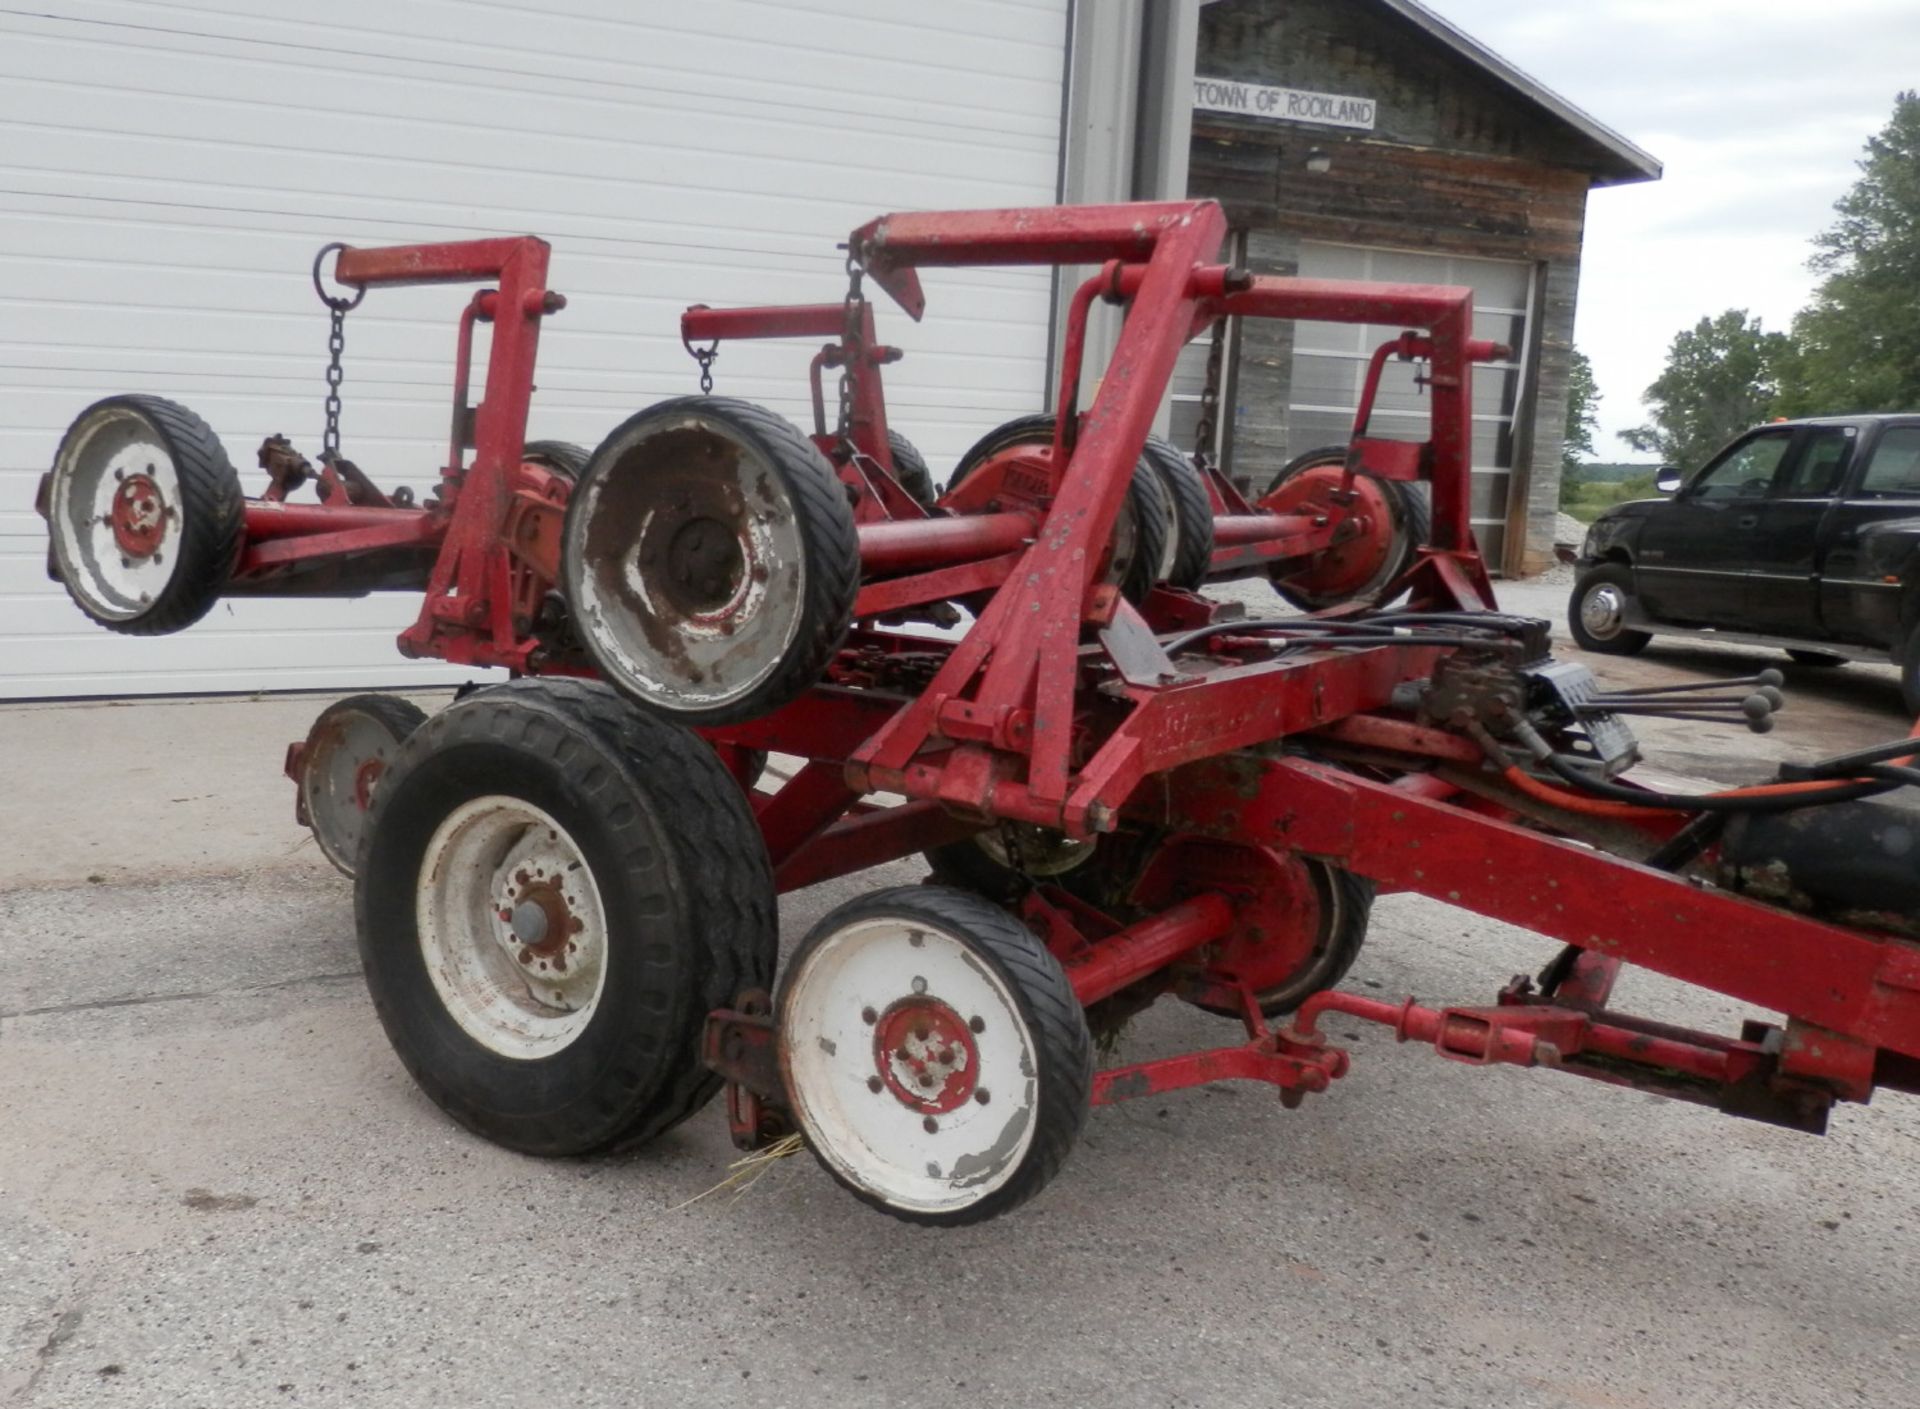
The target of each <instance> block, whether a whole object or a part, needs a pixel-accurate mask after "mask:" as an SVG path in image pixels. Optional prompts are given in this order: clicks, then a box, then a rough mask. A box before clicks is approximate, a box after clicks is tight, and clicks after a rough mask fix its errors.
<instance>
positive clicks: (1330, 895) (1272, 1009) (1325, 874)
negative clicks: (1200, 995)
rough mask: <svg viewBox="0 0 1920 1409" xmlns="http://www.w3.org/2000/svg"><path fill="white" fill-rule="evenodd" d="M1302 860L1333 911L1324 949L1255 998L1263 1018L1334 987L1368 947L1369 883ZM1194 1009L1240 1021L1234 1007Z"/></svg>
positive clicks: (1288, 1010) (1282, 1012)
mask: <svg viewBox="0 0 1920 1409" xmlns="http://www.w3.org/2000/svg"><path fill="white" fill-rule="evenodd" d="M1304 859H1305V860H1306V864H1307V867H1308V869H1309V870H1311V871H1312V872H1313V876H1314V880H1315V883H1316V884H1317V885H1318V886H1319V887H1320V902H1321V904H1322V905H1330V907H1331V909H1330V915H1329V918H1330V920H1331V922H1332V923H1331V928H1330V929H1329V932H1328V933H1327V935H1326V936H1325V939H1324V948H1322V949H1320V950H1318V951H1316V953H1315V955H1314V958H1313V961H1312V962H1311V963H1310V964H1309V965H1308V966H1307V967H1306V968H1305V969H1303V970H1302V971H1301V972H1300V973H1299V974H1298V975H1297V976H1296V977H1295V978H1294V979H1293V980H1292V981H1291V982H1289V983H1286V984H1282V985H1281V986H1279V987H1278V988H1269V989H1266V990H1264V991H1262V992H1260V993H1258V994H1256V995H1254V996H1255V997H1256V998H1258V999H1259V1000H1260V1012H1261V1015H1262V1016H1264V1017H1269V1018H1278V1017H1285V1016H1286V1015H1287V1014H1288V1013H1291V1012H1293V1011H1294V1010H1295V1009H1296V1008H1298V1007H1299V1006H1300V1005H1301V1004H1302V1003H1304V1002H1306V1001H1307V999H1309V998H1311V997H1312V996H1313V995H1314V994H1316V993H1319V992H1321V991H1322V990H1324V989H1328V988H1332V987H1334V986H1335V985H1336V984H1338V983H1339V982H1340V980H1341V979H1343V978H1345V977H1346V976H1347V971H1348V970H1349V969H1351V968H1352V967H1353V962H1354V960H1356V959H1358V958H1359V957H1360V949H1361V946H1362V945H1364V944H1365V943H1366V939H1367V925H1368V922H1369V921H1370V920H1371V919H1372V915H1373V901H1374V895H1375V890H1374V884H1373V882H1372V881H1370V880H1368V879H1367V878H1366V877H1365V876H1357V875H1355V874H1354V873H1353V872H1351V871H1347V870H1343V869H1341V868H1340V867H1338V866H1334V865H1331V864H1329V863H1327V862H1324V861H1316V860H1314V859H1313V858H1311V857H1307V858H1304ZM1198 1006H1199V1007H1202V1008H1205V1009H1206V1010H1207V1011H1208V1012H1210V1013H1218V1014H1219V1015H1220V1016H1221V1017H1225V1018H1239V1017H1240V1016H1241V1012H1240V1010H1239V1008H1238V1007H1215V1006H1214V1005H1213V1004H1211V1003H1202V1004H1199V1005H1198Z"/></svg>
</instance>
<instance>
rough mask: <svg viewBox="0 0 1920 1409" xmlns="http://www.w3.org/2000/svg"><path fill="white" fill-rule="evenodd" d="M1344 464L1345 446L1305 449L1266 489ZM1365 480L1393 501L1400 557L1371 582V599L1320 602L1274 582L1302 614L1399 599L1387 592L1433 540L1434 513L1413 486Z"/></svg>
mask: <svg viewBox="0 0 1920 1409" xmlns="http://www.w3.org/2000/svg"><path fill="white" fill-rule="evenodd" d="M1346 463H1347V447H1346V446H1344V445H1323V446H1321V447H1320V448H1319V449H1317V450H1308V451H1306V452H1305V453H1303V454H1300V455H1296V456H1294V457H1293V458H1292V459H1291V460H1289V461H1287V463H1286V464H1284V465H1282V466H1281V467H1280V473H1278V474H1277V475H1275V476H1274V477H1273V482H1272V483H1271V484H1269V485H1268V486H1267V493H1268V494H1272V493H1273V491H1274V490H1276V489H1278V488H1279V487H1280V486H1281V485H1283V484H1285V483H1286V482H1287V481H1288V480H1289V479H1291V478H1292V477H1293V476H1294V475H1297V474H1300V473H1301V472H1303V471H1305V470H1310V469H1315V468H1318V467H1321V466H1325V465H1344V464H1346ZM1361 473H1363V474H1364V473H1366V472H1365V471H1362V472H1361ZM1367 477H1368V478H1369V479H1371V480H1373V481H1374V483H1376V484H1378V485H1379V486H1380V488H1381V490H1382V492H1383V493H1385V494H1386V496H1387V497H1388V498H1389V499H1391V500H1392V501H1393V502H1394V506H1395V510H1396V512H1398V514H1399V515H1400V519H1401V523H1402V525H1403V528H1404V534H1403V537H1402V544H1401V548H1402V551H1401V553H1400V556H1399V558H1398V559H1397V560H1395V561H1394V562H1393V563H1392V564H1391V567H1392V571H1391V572H1387V571H1384V570H1383V571H1382V572H1380V573H1377V574H1375V577H1374V581H1375V582H1376V583H1377V584H1378V586H1377V587H1376V588H1374V589H1373V593H1372V595H1371V596H1370V597H1368V596H1367V595H1366V594H1365V593H1364V592H1363V593H1360V594H1356V595H1355V596H1354V597H1347V598H1338V599H1334V598H1328V599H1322V598H1319V597H1315V596H1311V595H1309V594H1307V593H1304V592H1301V591H1299V590H1298V589H1296V588H1289V587H1288V586H1286V585H1285V584H1284V583H1281V582H1280V581H1278V580H1276V581H1275V582H1274V584H1273V590H1274V591H1276V592H1278V593H1279V594H1280V596H1281V597H1282V598H1283V599H1284V600H1285V601H1286V602H1287V603H1288V604H1289V605H1291V606H1294V607H1298V608H1299V609H1300V610H1301V611H1303V612H1312V611H1324V610H1325V609H1326V608H1328V607H1333V606H1339V605H1341V604H1342V603H1343V602H1348V601H1356V600H1361V599H1362V598H1365V599H1366V600H1367V602H1368V604H1369V605H1371V606H1374V607H1384V606H1386V605H1388V604H1389V603H1391V602H1393V601H1394V600H1396V599H1397V598H1398V597H1400V595H1401V593H1400V592H1395V593H1393V594H1392V595H1387V592H1386V589H1387V587H1388V586H1389V585H1391V584H1392V583H1393V582H1394V581H1395V580H1396V579H1398V578H1399V577H1400V576H1401V575H1402V574H1403V573H1405V572H1406V570H1407V569H1408V568H1409V567H1411V566H1412V565H1413V560H1414V556H1415V554H1416V553H1417V552H1418V551H1419V550H1420V548H1421V547H1423V546H1424V545H1426V544H1428V543H1430V542H1432V541H1433V510H1432V508H1431V507H1430V506H1429V505H1428V503H1427V500H1426V496H1425V495H1423V494H1421V493H1420V492H1419V491H1418V490H1417V489H1416V488H1415V487H1414V486H1412V485H1410V484H1402V483H1400V482H1399V481H1398V480H1390V479H1380V478H1379V477H1378V476H1376V475H1368V476H1367Z"/></svg>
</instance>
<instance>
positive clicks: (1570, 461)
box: [1560, 347, 1600, 503]
mask: <svg viewBox="0 0 1920 1409" xmlns="http://www.w3.org/2000/svg"><path fill="white" fill-rule="evenodd" d="M1599 407H1600V388H1599V387H1597V386H1596V385H1594V380H1593V363H1592V362H1591V361H1590V360H1589V359H1588V357H1587V354H1586V353H1584V352H1582V351H1581V350H1580V349H1579V348H1577V347H1575V348H1570V349H1568V352H1567V432H1566V435H1565V437H1564V438H1563V439H1562V440H1561V442H1560V498H1561V502H1563V503H1564V502H1565V501H1566V497H1567V491H1568V490H1569V489H1572V488H1573V487H1574V486H1576V485H1578V484H1579V483H1580V481H1581V479H1582V475H1581V473H1580V467H1581V465H1582V464H1583V463H1585V462H1586V461H1588V460H1591V459H1592V458H1593V456H1594V449H1593V438H1594V436H1595V435H1596V434H1598V433H1599V430H1600V414H1599Z"/></svg>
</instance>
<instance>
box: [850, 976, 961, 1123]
mask: <svg viewBox="0 0 1920 1409" xmlns="http://www.w3.org/2000/svg"><path fill="white" fill-rule="evenodd" d="M873 1060H874V1065H875V1066H876V1067H877V1068H878V1069H879V1072H880V1079H881V1081H882V1083H883V1084H884V1085H885V1086H886V1088H887V1089H888V1090H889V1091H891V1092H893V1094H894V1096H895V1097H896V1098H897V1099H898V1100H900V1101H901V1102H902V1103H903V1104H905V1105H908V1106H911V1107H913V1108H914V1109H915V1110H919V1111H927V1112H929V1113H931V1114H934V1115H944V1114H946V1113H947V1112H948V1111H951V1110H955V1109H957V1108H958V1107H960V1106H964V1105H965V1104H966V1103H967V1102H968V1101H969V1100H970V1099H972V1097H973V1093H974V1090H975V1088H976V1087H977V1085H978V1084H979V1080H980V1053H979V1051H978V1050H977V1049H976V1048H975V1047H974V1045H973V1033H972V1032H971V1031H969V1030H968V1027H967V1022H966V1019H964V1018H962V1017H961V1016H960V1015H959V1014H958V1013H956V1012H954V1010H953V1009H952V1008H949V1007H948V1006H947V1005H946V1004H945V1003H942V1002H941V1001H940V1000H939V999H937V998H927V997H924V996H919V995H916V996H915V997H913V998H908V999H904V1000H902V1001H901V1002H898V1003H895V1004H894V1005H893V1006H892V1007H891V1008H889V1009H888V1010H887V1012H886V1016H884V1017H883V1018H881V1019H880V1021H879V1022H877V1023H876V1024H875V1025H874V1029H873Z"/></svg>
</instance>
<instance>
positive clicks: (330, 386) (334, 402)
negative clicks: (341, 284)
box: [320, 303, 347, 464]
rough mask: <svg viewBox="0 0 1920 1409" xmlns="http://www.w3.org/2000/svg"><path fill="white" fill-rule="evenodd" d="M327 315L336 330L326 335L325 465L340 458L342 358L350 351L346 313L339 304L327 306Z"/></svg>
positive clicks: (322, 452)
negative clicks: (343, 354) (348, 347)
mask: <svg viewBox="0 0 1920 1409" xmlns="http://www.w3.org/2000/svg"><path fill="white" fill-rule="evenodd" d="M328 312H330V313H331V314H332V315H333V330H332V332H330V333H329V334H328V335H327V428H326V430H325V431H324V432H322V434H321V436H320V460H321V463H322V464H331V463H332V462H333V461H335V460H337V459H339V458H340V381H341V379H342V378H343V377H345V376H346V372H345V371H344V369H342V367H341V366H340V356H341V354H342V353H344V352H345V351H346V350H347V310H346V309H345V308H343V307H341V306H340V305H339V304H337V303H336V304H329V305H328Z"/></svg>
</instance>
